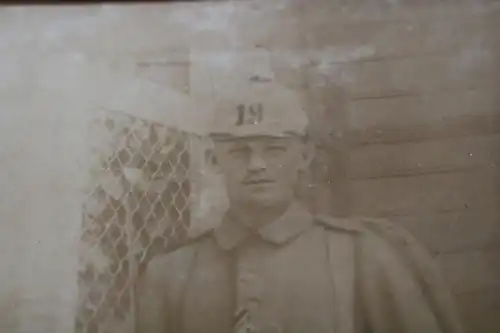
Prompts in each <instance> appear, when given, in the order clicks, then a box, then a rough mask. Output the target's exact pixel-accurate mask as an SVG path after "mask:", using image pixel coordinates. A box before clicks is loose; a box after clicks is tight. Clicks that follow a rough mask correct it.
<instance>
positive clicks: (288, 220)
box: [214, 202, 313, 250]
mask: <svg viewBox="0 0 500 333" xmlns="http://www.w3.org/2000/svg"><path fill="white" fill-rule="evenodd" d="M312 223H313V217H312V215H311V214H310V213H309V212H308V211H307V209H306V208H305V207H304V206H303V205H302V204H300V203H298V202H293V203H292V204H291V205H290V206H289V207H288V208H287V210H286V211H285V213H284V214H283V215H282V216H281V217H280V218H278V219H277V220H275V221H273V222H272V223H270V224H267V225H265V226H263V227H262V228H260V229H258V231H257V233H258V234H259V236H260V237H261V238H262V239H264V240H265V241H268V242H270V243H273V244H275V245H282V244H284V243H286V242H287V241H289V240H291V239H292V238H294V237H296V236H298V235H299V234H301V233H302V232H304V231H305V230H307V229H308V228H309V227H310V226H311V225H312ZM253 232H254V231H252V230H251V229H250V228H249V227H247V226H245V224H243V223H241V222H238V221H235V220H234V218H232V217H231V216H230V214H228V213H226V215H225V216H224V218H223V220H222V223H221V225H220V226H219V227H218V228H216V229H215V231H214V235H215V239H216V241H217V244H218V245H219V246H220V247H221V248H222V249H224V250H231V249H233V248H235V247H236V246H238V245H239V244H240V243H241V242H242V241H243V240H244V239H245V238H246V237H247V236H248V235H249V234H251V233H253Z"/></svg>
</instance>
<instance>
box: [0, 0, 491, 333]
mask: <svg viewBox="0 0 500 333" xmlns="http://www.w3.org/2000/svg"><path fill="white" fill-rule="evenodd" d="M499 29H500V2H498V1H493V0H491V1H487V0H479V1H477V0H476V1H472V0H470V1H467V0H462V1H439V2H436V1H419V2H418V3H416V2H414V1H405V0H399V1H394V0H392V1H389V0H387V1H386V0H377V1H372V2H370V3H369V4H367V3H366V2H362V1H355V0H354V1H347V0H345V1H341V0H336V1H331V0H330V1H326V0H308V1H302V0H277V1H263V0H247V1H245V0H239V1H236V0H235V1H202V2H192V1H191V2H186V3H180V2H172V3H162V4H160V3H155V4H140V5H139V4H135V5H133V4H126V5H125V4H122V5H118V4H100V5H85V6H83V5H78V6H76V5H74V6H29V7H27V6H24V7H23V6H13V7H2V9H0V52H1V54H2V57H1V59H0V73H1V77H2V80H1V82H0V106H1V108H0V110H1V112H0V135H1V138H2V144H1V145H0V163H1V164H0V165H1V170H2V172H1V173H0V184H1V185H2V186H1V190H0V191H1V192H0V193H1V196H0V197H1V198H2V200H0V216H1V217H2V221H3V223H2V225H1V228H2V232H1V233H0V234H1V235H2V242H1V243H0V244H1V249H2V251H1V252H0V253H2V255H0V262H1V263H2V265H3V267H4V270H3V271H4V272H5V274H2V278H1V280H0V327H1V328H2V330H3V331H6V332H22V333H24V332H30V333H32V332H71V331H75V332H85V333H97V332H99V333H105V332H106V333H107V332H110V333H114V332H120V333H123V332H132V331H131V329H132V327H133V321H134V318H133V306H134V297H135V296H134V288H133V284H134V281H135V279H136V277H137V275H138V274H140V272H141V270H142V269H143V267H144V265H145V264H147V262H148V261H149V260H150V259H151V258H152V257H153V256H155V255H158V254H161V253H164V252H166V251H170V250H173V249H175V248H177V247H178V246H181V245H182V244H183V242H184V241H185V240H186V239H187V238H188V237H191V236H195V235H196V234H198V233H200V232H203V231H204V230H206V229H207V228H211V227H213V226H214V225H216V224H217V223H218V217H219V216H220V214H221V213H222V211H223V210H224V207H225V204H226V201H225V200H226V199H225V194H224V190H223V186H222V180H221V178H220V176H219V175H217V174H216V173H215V170H214V169H213V168H212V166H211V144H210V142H209V141H208V140H207V139H206V136H205V134H206V131H207V128H206V127H205V125H206V123H207V121H206V120H207V115H208V113H209V108H207V105H210V104H209V103H210V101H211V100H212V99H213V98H214V96H217V95H218V94H222V93H223V92H224V91H225V89H227V87H230V86H231V85H233V84H234V83H235V82H237V81H241V80H247V79H248V78H249V77H253V76H263V77H272V78H273V79H274V80H275V81H276V82H278V83H279V84H282V85H284V86H286V87H288V88H289V89H292V90H294V91H296V92H297V94H300V95H301V96H302V97H303V98H304V99H305V100H306V101H307V105H308V112H309V113H310V119H311V127H310V135H311V137H312V139H313V140H314V142H315V144H316V146H317V150H318V155H317V157H316V160H315V161H314V163H313V165H312V167H311V170H310V172H309V173H308V174H307V175H305V177H304V179H303V182H302V186H301V189H300V191H299V192H300V193H299V195H300V197H301V199H302V200H304V201H305V202H306V203H307V204H308V205H309V207H310V208H311V210H313V211H315V212H322V213H329V214H332V215H336V216H346V215H365V216H377V217H386V218H389V219H391V220H392V221H393V222H394V223H398V224H400V225H402V226H403V227H405V228H407V229H409V230H410V231H411V232H412V234H413V235H414V236H415V237H416V238H417V239H418V240H420V241H421V242H422V243H423V244H424V245H425V246H426V247H427V249H428V250H429V251H430V252H431V254H432V255H433V256H434V257H435V259H436V260H437V261H438V263H439V264H440V267H441V269H442V271H443V273H444V275H445V278H446V279H447V281H448V283H449V285H450V288H451V289H452V291H453V294H454V296H455V298H456V300H457V303H458V304H459V309H460V313H461V316H462V318H463V320H464V323H465V324H466V327H467V332H498V331H500V319H499V317H498V315H497V314H498V312H499V311H500V284H499V281H500V186H499V185H500V171H499V169H498V165H499V163H500V109H499V106H498V105H499V103H498V102H499V101H498V99H499V97H497V96H499V94H498V83H499V82H500V64H499V61H500V35H499V34H498V31H499Z"/></svg>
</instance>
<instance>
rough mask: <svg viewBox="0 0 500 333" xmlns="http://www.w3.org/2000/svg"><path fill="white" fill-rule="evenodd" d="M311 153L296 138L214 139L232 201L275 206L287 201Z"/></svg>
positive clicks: (216, 152)
mask: <svg viewBox="0 0 500 333" xmlns="http://www.w3.org/2000/svg"><path fill="white" fill-rule="evenodd" d="M310 155H312V153H311V151H310V148H309V146H307V145H306V144H304V143H303V142H302V140H301V139H300V138H298V137H282V138H274V137H265V136H262V137H252V138H239V139H231V140H225V141H216V142H215V156H216V158H217V162H218V164H219V167H220V169H221V171H222V173H223V174H224V176H225V180H226V187H227V191H228V195H229V198H230V200H231V201H232V202H239V203H243V204H256V205H260V206H275V205H278V204H283V203H286V202H290V201H291V200H292V199H293V195H294V188H295V186H296V184H297V180H298V177H299V173H300V171H301V170H304V169H305V168H307V166H308V164H309V162H310V159H311V156H310Z"/></svg>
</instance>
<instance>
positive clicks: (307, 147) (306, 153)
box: [300, 140, 316, 171]
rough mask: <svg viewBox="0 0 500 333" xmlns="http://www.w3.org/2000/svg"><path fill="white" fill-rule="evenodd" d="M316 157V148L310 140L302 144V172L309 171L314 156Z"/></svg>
mask: <svg viewBox="0 0 500 333" xmlns="http://www.w3.org/2000/svg"><path fill="white" fill-rule="evenodd" d="M315 155H316V146H315V145H314V143H313V142H312V141H310V140H307V141H306V142H304V143H303V144H302V160H301V163H300V169H301V170H303V171H304V170H307V169H308V168H309V166H310V165H311V162H312V160H313V159H314V156H315Z"/></svg>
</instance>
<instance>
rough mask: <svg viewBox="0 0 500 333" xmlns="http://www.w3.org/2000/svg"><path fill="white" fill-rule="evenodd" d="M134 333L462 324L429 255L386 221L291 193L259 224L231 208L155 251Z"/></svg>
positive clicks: (298, 332) (140, 292) (290, 332)
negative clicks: (276, 214) (209, 228)
mask: <svg viewBox="0 0 500 333" xmlns="http://www.w3.org/2000/svg"><path fill="white" fill-rule="evenodd" d="M137 296H138V304H137V308H138V312H137V332H136V333H167V332H168V333H202V332H203V333H233V332H236V331H237V328H236V323H235V313H237V312H238V310H241V309H244V311H245V312H246V313H247V315H246V317H245V319H244V320H245V321H248V323H249V324H251V327H252V328H253V330H254V331H255V332H259V333H268V332H269V333H278V332H280V333H306V332H307V333H356V332H373V333H391V332H399V333H405V332H406V333H409V332H412V333H417V332H419V333H421V332H425V333H438V332H443V333H444V332H446V333H452V332H453V333H455V332H461V328H460V324H459V322H458V320H457V318H456V315H455V311H454V309H453V304H452V302H451V298H450V297H449V294H448V293H447V292H446V288H445V286H444V285H443V283H442V282H441V279H440V277H439V274H437V273H436V271H435V269H434V267H433V266H432V263H431V260H430V258H428V257H427V256H426V254H425V252H424V251H422V249H421V248H420V247H419V246H418V244H416V243H415V242H414V241H413V239H412V238H411V237H409V236H408V235H406V234H404V233H401V232H400V231H399V230H398V229H394V228H393V227H391V226H390V225H388V224H386V223H385V222H383V221H380V222H379V221H375V220H363V219H357V220H356V219H352V220H339V219H332V218H328V217H313V216H312V215H311V214H309V212H308V211H307V210H306V209H305V208H304V207H303V206H302V205H301V204H298V203H293V204H292V205H291V206H290V207H289V209H288V210H287V211H286V213H285V214H284V215H283V216H282V217H281V218H280V219H278V220H276V221H274V222H273V223H271V224H268V225H266V226H264V227H263V228H260V229H258V230H255V231H254V230H252V229H250V228H248V227H246V226H245V225H243V224H241V223H238V222H237V221H234V220H233V219H231V217H230V216H229V215H228V216H226V218H225V219H224V221H223V222H222V224H221V226H220V227H219V228H217V229H216V230H214V231H213V232H210V233H208V234H206V235H204V236H202V237H201V238H198V239H196V240H194V241H193V242H192V243H191V244H189V245H187V246H185V247H183V248H181V249H179V250H177V251H175V252H173V253H170V254H168V255H165V256H163V257H158V258H156V259H154V260H153V261H152V262H151V263H150V264H149V266H148V269H147V270H146V272H145V274H144V275H143V276H142V277H141V280H140V283H139V285H138V288H137Z"/></svg>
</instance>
